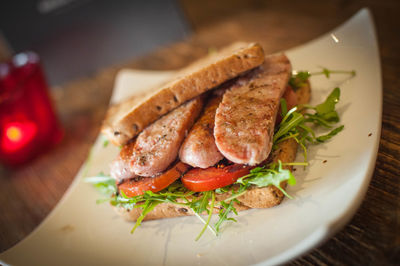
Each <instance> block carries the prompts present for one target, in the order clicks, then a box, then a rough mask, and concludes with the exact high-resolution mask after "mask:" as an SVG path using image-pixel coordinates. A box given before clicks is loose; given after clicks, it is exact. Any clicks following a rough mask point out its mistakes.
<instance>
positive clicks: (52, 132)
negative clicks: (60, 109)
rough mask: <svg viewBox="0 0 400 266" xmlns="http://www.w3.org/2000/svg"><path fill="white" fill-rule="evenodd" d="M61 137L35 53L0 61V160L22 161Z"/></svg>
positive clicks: (21, 54) (60, 130)
mask: <svg viewBox="0 0 400 266" xmlns="http://www.w3.org/2000/svg"><path fill="white" fill-rule="evenodd" d="M62 136H63V130H62V129H61V127H60V124H59V122H58V119H57V117H56V115H55V113H54V110H53V107H52V104H51V100H50V97H49V93H48V87H47V83H46V81H45V78H44V75H43V72H42V69H41V67H40V62H39V57H38V55H37V54H35V53H33V52H25V53H20V54H17V55H15V56H14V57H13V58H12V59H11V60H10V61H9V62H7V63H0V161H1V162H2V163H4V164H7V165H9V166H16V165H19V164H22V163H25V162H27V161H29V160H30V159H32V158H34V157H35V156H36V155H38V154H39V153H41V152H43V151H45V150H46V149H48V148H49V147H51V146H53V145H54V144H56V143H58V142H59V141H60V140H61V139H62Z"/></svg>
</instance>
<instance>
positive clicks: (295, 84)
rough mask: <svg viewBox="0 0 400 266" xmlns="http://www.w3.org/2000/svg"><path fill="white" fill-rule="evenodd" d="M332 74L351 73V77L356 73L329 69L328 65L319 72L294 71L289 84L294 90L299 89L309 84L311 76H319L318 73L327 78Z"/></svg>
mask: <svg viewBox="0 0 400 266" xmlns="http://www.w3.org/2000/svg"><path fill="white" fill-rule="evenodd" d="M332 74H346V75H350V76H351V77H354V76H355V75H356V71H355V70H350V71H346V70H332V69H328V68H326V67H323V68H322V70H321V71H317V72H308V71H298V72H297V71H294V73H293V75H292V77H291V78H290V79H289V85H290V86H292V88H293V89H294V90H297V89H298V88H300V87H302V86H304V85H305V84H307V82H308V79H309V78H310V77H311V76H318V75H324V76H325V77H326V78H330V77H331V75H332Z"/></svg>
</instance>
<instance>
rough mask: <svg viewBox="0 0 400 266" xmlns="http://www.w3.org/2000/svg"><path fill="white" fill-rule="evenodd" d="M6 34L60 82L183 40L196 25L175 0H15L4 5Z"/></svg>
mask: <svg viewBox="0 0 400 266" xmlns="http://www.w3.org/2000/svg"><path fill="white" fill-rule="evenodd" d="M0 32H2V33H3V35H4V38H5V39H6V41H7V42H8V44H9V46H10V48H11V49H12V50H13V51H14V52H19V51H24V50H33V51H35V52H37V53H38V54H39V55H40V56H41V58H42V62H43V65H44V67H45V71H46V74H47V77H48V80H49V81H50V84H52V85H56V84H61V83H63V82H65V81H68V80H71V79H75V78H78V77H80V76H86V75H90V74H92V73H94V72H95V71H96V70H98V69H99V68H101V67H105V66H108V65H110V64H116V63H121V62H124V61H128V60H130V59H132V58H133V57H135V56H138V55H141V54H143V53H146V52H149V51H150V50H152V49H154V48H156V47H158V46H160V45H163V44H166V43H169V42H173V41H176V40H179V39H181V38H183V37H185V36H186V35H188V34H189V32H190V29H189V27H188V25H187V23H186V21H185V19H184V17H183V14H182V13H181V10H180V8H179V5H178V4H177V3H176V2H175V1H174V0H158V1H157V0H147V1H132V0H131V1H129V0H118V1H107V0H97V1H95V0H36V1H22V0H20V1H11V0H9V1H5V2H3V3H2V5H1V8H0Z"/></svg>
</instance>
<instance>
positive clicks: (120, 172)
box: [110, 142, 136, 183]
mask: <svg viewBox="0 0 400 266" xmlns="http://www.w3.org/2000/svg"><path fill="white" fill-rule="evenodd" d="M134 145H135V143H134V142H131V143H128V144H126V145H124V146H123V147H122V149H121V151H120V152H119V155H118V157H117V158H116V159H115V160H114V161H113V162H112V163H111V165H110V175H111V177H113V178H115V180H116V181H117V183H120V182H122V180H125V179H129V178H133V177H135V176H136V174H135V173H134V172H133V171H132V169H131V164H130V162H131V158H132V150H133V146H134Z"/></svg>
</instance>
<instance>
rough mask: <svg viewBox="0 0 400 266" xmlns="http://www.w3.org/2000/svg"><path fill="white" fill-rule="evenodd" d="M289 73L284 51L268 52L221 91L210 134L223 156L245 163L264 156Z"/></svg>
mask: <svg viewBox="0 0 400 266" xmlns="http://www.w3.org/2000/svg"><path fill="white" fill-rule="evenodd" d="M290 74H291V65H290V62H289V60H288V58H287V57H286V56H285V55H284V54H276V55H271V56H268V57H266V58H265V62H264V64H263V65H262V66H261V67H259V68H258V69H256V70H255V71H253V72H251V73H249V74H247V75H246V76H244V77H241V78H239V79H238V80H237V82H236V83H235V84H234V85H233V86H232V87H231V88H230V89H229V90H228V91H227V92H226V93H225V94H224V96H223V99H222V102H221V104H220V105H219V107H218V109H217V112H216V116H215V128H214V136H215V141H216V145H217V147H218V149H219V151H220V152H221V153H222V154H223V155H224V156H225V157H226V158H227V159H229V160H231V161H232V162H235V163H239V164H249V165H256V164H258V163H261V162H262V161H264V160H265V159H267V157H268V155H269V153H270V151H271V147H272V138H273V132H274V124H275V119H276V114H277V111H278V107H279V99H280V98H281V97H282V95H283V93H284V91H285V88H286V85H287V84H288V80H289V77H290Z"/></svg>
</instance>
